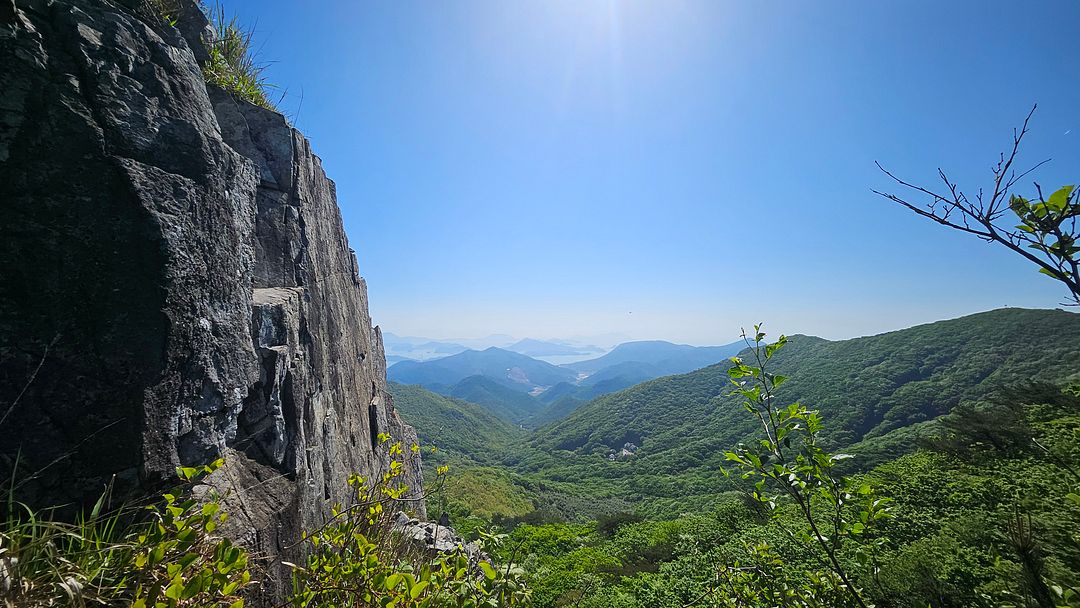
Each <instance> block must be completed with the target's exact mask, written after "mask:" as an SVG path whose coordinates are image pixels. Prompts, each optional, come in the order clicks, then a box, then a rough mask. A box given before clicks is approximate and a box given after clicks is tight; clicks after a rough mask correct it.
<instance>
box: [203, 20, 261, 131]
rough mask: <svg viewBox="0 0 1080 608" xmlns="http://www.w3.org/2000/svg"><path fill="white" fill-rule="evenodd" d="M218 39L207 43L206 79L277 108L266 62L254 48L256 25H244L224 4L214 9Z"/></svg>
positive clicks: (259, 102) (213, 22) (251, 100)
mask: <svg viewBox="0 0 1080 608" xmlns="http://www.w3.org/2000/svg"><path fill="white" fill-rule="evenodd" d="M210 22H211V23H212V24H213V27H214V40H213V41H211V42H210V43H209V44H208V45H207V49H206V50H207V51H208V52H209V53H210V61H208V62H207V63H206V65H204V66H203V75H204V76H205V77H206V82H208V83H210V84H213V85H217V86H219V87H221V88H222V89H225V90H226V91H228V92H230V93H232V94H233V95H236V96H237V97H239V98H240V99H243V100H245V101H248V102H250V103H253V104H255V105H257V106H261V107H263V108H267V109H270V110H276V109H277V108H276V107H275V106H274V103H273V102H271V101H270V97H269V95H268V94H267V91H268V90H269V89H271V88H273V85H271V84H269V83H268V82H267V80H266V76H265V75H264V71H265V70H266V65H265V64H263V63H260V62H258V61H257V60H256V57H255V50H254V49H253V48H252V45H251V43H252V37H253V35H254V29H253V28H246V27H244V26H243V25H242V24H241V23H240V21H239V19H238V18H237V16H236V15H233V16H232V17H226V16H225V8H224V7H223V6H221V5H220V4H218V5H216V6H215V7H214V8H213V9H212V10H211V11H210Z"/></svg>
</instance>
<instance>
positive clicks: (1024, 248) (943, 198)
mask: <svg viewBox="0 0 1080 608" xmlns="http://www.w3.org/2000/svg"><path fill="white" fill-rule="evenodd" d="M1036 107H1037V106H1035V107H1032V108H1031V112H1029V113H1028V115H1027V117H1026V118H1025V119H1024V124H1023V126H1022V127H1021V128H1020V130H1019V131H1017V130H1015V129H1014V130H1013V138H1012V140H1013V141H1012V148H1011V149H1010V150H1009V152H1008V153H1007V154H1006V153H1002V154H1000V155H999V157H998V161H997V163H995V164H994V166H993V167H992V168H991V170H992V172H993V176H994V179H993V184H992V186H991V187H990V189H989V190H988V191H984V190H983V189H982V188H980V189H979V190H978V191H977V192H976V194H975V196H974V198H972V197H969V196H968V195H967V194H966V193H965V192H964V190H963V189H961V188H960V187H959V186H958V185H957V184H956V182H954V181H952V180H951V179H950V178H949V177H948V175H946V174H945V172H944V171H943V170H942V169H938V177H939V178H940V179H941V181H942V183H943V185H944V188H945V189H944V190H935V189H931V188H928V187H924V186H919V185H916V184H914V183H911V182H908V181H906V180H904V179H901V178H900V177H897V176H896V175H895V174H893V173H892V172H890V171H889V170H888V169H886V168H885V167H883V166H882V165H881V163H875V164H877V167H878V168H879V169H881V171H882V172H883V173H885V175H887V176H889V178H890V179H892V180H893V181H894V182H896V183H897V184H899V185H900V186H903V187H904V188H906V189H907V190H909V191H911V192H912V193H914V194H915V195H917V196H922V197H929V199H930V200H929V202H922V203H920V202H913V201H912V200H910V199H908V198H904V197H902V196H899V195H896V194H892V193H887V192H882V191H879V190H873V192H874V193H875V194H878V195H880V196H883V197H885V198H887V199H889V200H891V201H893V202H894V203H897V204H900V205H902V206H904V207H906V208H907V209H910V210H911V211H913V212H915V213H916V214H918V215H920V216H922V217H925V218H927V219H930V220H932V221H934V222H937V223H938V224H941V225H943V226H948V227H949V228H953V229H955V230H959V231H961V232H966V233H968V234H973V235H975V236H977V237H979V238H981V239H983V240H985V241H987V242H996V243H1000V244H1001V245H1004V246H1005V247H1007V248H1009V249H1010V250H1012V251H1013V252H1015V253H1017V254H1019V255H1020V256H1021V257H1023V258H1024V259H1026V260H1028V261H1029V262H1031V263H1033V264H1035V265H1036V266H1038V268H1039V272H1041V273H1043V274H1045V275H1047V276H1049V277H1051V278H1054V279H1056V280H1058V281H1060V282H1061V283H1063V284H1064V285H1065V286H1066V287H1067V288H1068V290H1069V293H1070V296H1069V297H1070V298H1071V299H1072V305H1078V306H1080V247H1078V246H1077V239H1078V238H1080V232H1078V229H1077V218H1080V197H1078V191H1077V190H1076V188H1075V186H1071V185H1068V186H1063V187H1061V188H1059V189H1057V190H1055V191H1054V192H1053V193H1051V194H1050V195H1049V196H1044V194H1043V190H1042V187H1041V186H1039V184H1037V183H1036V184H1035V191H1036V198H1035V199H1029V198H1026V197H1024V196H1020V195H1018V194H1015V193H1014V192H1013V191H1014V189H1015V187H1016V185H1017V183H1019V182H1020V180H1022V179H1023V178H1025V177H1027V176H1028V175H1030V174H1031V173H1032V172H1033V171H1035V170H1036V169H1038V168H1039V167H1041V166H1042V165H1044V164H1046V163H1047V162H1049V160H1043V161H1041V162H1038V163H1036V164H1035V165H1033V166H1032V167H1030V168H1028V169H1024V170H1017V168H1016V162H1017V156H1018V154H1019V151H1020V144H1021V142H1022V141H1023V139H1024V136H1025V135H1027V133H1028V123H1029V122H1030V121H1031V117H1032V115H1033V114H1034V113H1035V108H1036ZM1014 222H1019V223H1014Z"/></svg>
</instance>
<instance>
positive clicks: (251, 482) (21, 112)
mask: <svg viewBox="0 0 1080 608" xmlns="http://www.w3.org/2000/svg"><path fill="white" fill-rule="evenodd" d="M193 10H194V9H193V7H192V6H190V5H186V7H185V16H184V19H182V21H181V24H180V25H181V26H182V28H183V29H184V32H181V31H178V30H177V29H174V28H172V27H169V26H167V25H164V24H162V23H160V19H159V18H158V17H157V16H156V14H155V13H154V12H153V11H151V10H150V9H149V8H148V7H147V6H143V4H142V3H140V2H136V1H135V0H128V1H126V2H116V1H112V2H110V1H108V0H18V1H17V2H14V3H12V0H0V218H2V220H0V222H2V223H0V226H2V227H0V232H2V236H3V238H0V477H9V476H10V477H11V478H13V479H14V480H15V485H16V486H17V488H18V494H19V496H20V497H21V498H23V499H25V500H27V501H28V502H30V503H32V504H37V505H45V504H61V503H75V504H78V503H80V502H84V501H86V500H88V499H93V498H94V497H95V496H96V495H98V494H100V492H101V491H102V489H103V488H104V484H105V483H107V482H108V481H109V480H110V479H114V480H115V483H116V485H117V486H118V487H119V488H120V489H122V490H133V489H136V488H143V489H146V488H148V487H150V486H152V484H154V483H155V482H158V481H160V480H162V479H166V478H168V477H170V475H171V473H172V471H173V470H174V468H175V467H176V466H179V465H185V464H194V463H205V462H208V461H210V460H213V459H215V458H217V457H220V456H224V457H225V458H226V463H227V464H226V467H225V468H224V469H223V470H221V471H219V472H218V473H216V474H215V476H214V477H213V478H212V479H211V480H210V483H211V484H212V485H215V486H217V487H219V488H223V489H228V490H229V497H228V499H227V500H228V503H229V504H228V505H227V506H228V507H230V508H231V511H232V516H233V518H232V520H231V521H232V522H233V532H234V533H235V534H236V535H237V536H238V537H240V540H242V541H244V542H245V543H246V544H248V545H249V546H250V547H252V548H254V549H255V550H257V551H261V552H263V553H265V554H267V555H270V556H275V555H282V554H287V553H288V551H289V549H288V547H289V546H291V545H293V544H294V543H295V541H296V540H297V538H298V534H299V530H300V529H301V528H302V527H310V526H313V525H317V524H318V523H319V522H321V521H322V518H323V517H324V514H325V511H326V509H327V506H328V504H329V503H331V502H335V501H345V500H346V498H347V492H346V490H347V487H346V485H345V483H344V482H345V479H346V477H347V476H348V475H349V474H350V473H352V472H360V473H362V474H369V475H370V474H373V473H375V472H377V471H378V470H380V468H381V467H384V466H386V463H387V456H386V455H385V450H384V449H383V450H380V449H379V446H378V445H377V442H376V440H375V438H376V437H377V435H378V434H379V433H388V434H390V435H392V436H394V437H395V438H396V439H399V440H403V441H405V442H412V441H415V433H414V432H413V431H412V429H411V428H410V427H408V426H406V425H405V424H403V423H402V421H401V420H400V419H399V418H398V416H397V414H396V413H395V412H394V409H393V404H392V402H391V399H390V396H389V393H388V392H387V390H386V380H385V359H384V355H383V349H382V340H381V335H380V334H379V331H378V329H377V328H374V329H373V328H372V326H371V319H370V317H369V315H368V307H367V293H366V286H365V284H364V281H363V279H362V278H361V277H360V275H359V273H358V268H357V263H356V258H355V256H354V254H353V252H352V250H351V249H350V248H349V245H348V242H347V240H346V237H345V233H344V230H343V229H342V223H341V216H340V213H339V211H338V208H337V203H336V199H335V192H334V184H333V182H332V181H330V180H329V179H327V177H326V176H325V174H324V173H323V170H322V167H321V165H320V161H319V159H318V157H316V156H315V155H314V154H313V153H312V151H311V147H310V144H309V143H308V141H307V140H306V139H305V138H304V137H303V136H302V135H301V134H300V133H299V132H297V131H296V130H294V129H292V128H291V127H290V126H289V125H288V124H287V123H286V121H285V120H284V118H282V117H281V116H280V115H279V114H276V113H274V112H271V111H268V110H265V109H262V108H257V107H254V106H251V105H249V104H246V103H244V102H239V101H237V100H235V99H233V98H231V97H230V96H228V95H227V94H225V93H223V92H221V91H216V90H210V91H208V90H207V87H206V86H205V85H204V83H203V79H202V75H201V72H200V68H199V63H198V59H197V56H198V55H199V54H200V53H202V52H204V51H203V50H202V49H201V48H199V47H198V45H197V44H194V43H195V42H197V39H198V36H199V34H200V30H201V28H202V27H203V26H205V21H204V20H200V19H199V18H198V15H196V14H195V13H194V12H192V11H193ZM384 448H385V446H384ZM5 483H7V482H5ZM406 483H407V484H408V485H409V486H410V487H411V488H413V489H414V495H413V496H416V495H418V494H417V493H418V492H419V488H420V472H419V462H418V460H417V461H415V462H412V463H410V465H409V471H408V473H407V475H406ZM413 508H414V509H416V510H422V503H415V504H414V505H413ZM278 582H281V581H280V580H279V581H278ZM269 587H273V585H272V584H271V585H270V586H269ZM268 590H272V589H268Z"/></svg>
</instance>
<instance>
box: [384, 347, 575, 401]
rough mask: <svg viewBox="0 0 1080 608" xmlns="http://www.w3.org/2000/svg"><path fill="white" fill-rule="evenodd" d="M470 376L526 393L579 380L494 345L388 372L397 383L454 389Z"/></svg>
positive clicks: (397, 366) (408, 363)
mask: <svg viewBox="0 0 1080 608" xmlns="http://www.w3.org/2000/svg"><path fill="white" fill-rule="evenodd" d="M469 376H484V377H486V378H488V379H490V380H492V381H494V382H496V383H498V384H501V385H503V386H506V387H509V388H511V389H514V390H517V391H520V392H523V393H530V392H538V390H541V389H544V388H547V387H549V386H552V385H554V384H558V383H559V382H564V381H569V380H574V379H576V378H577V374H576V373H575V372H574V371H573V370H569V369H566V368H564V367H558V366H555V365H552V364H550V363H545V362H543V361H539V360H537V359H533V358H532V357H529V356H526V355H522V354H520V353H515V352H511V351H509V350H505V349H502V348H495V347H494V346H492V347H491V348H485V349H484V350H467V351H464V352H461V353H458V354H456V355H451V356H449V357H443V358H441V359H435V360H433V361H424V362H417V361H402V362H400V363H395V364H394V365H392V366H390V369H389V372H388V377H389V378H390V380H392V381H394V382H400V383H402V384H419V385H422V386H425V387H428V388H436V389H437V388H445V387H449V386H453V385H454V384H457V383H458V382H460V381H462V380H464V379H465V378H468V377H469Z"/></svg>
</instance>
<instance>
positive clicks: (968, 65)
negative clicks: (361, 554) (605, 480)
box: [225, 0, 1080, 344]
mask: <svg viewBox="0 0 1080 608" xmlns="http://www.w3.org/2000/svg"><path fill="white" fill-rule="evenodd" d="M225 6H226V10H227V11H231V12H235V13H237V14H239V15H240V16H241V18H242V20H244V21H246V22H248V23H253V24H255V26H256V38H257V45H258V47H259V52H260V58H261V59H262V60H264V61H266V62H269V63H270V65H269V68H268V76H269V78H270V79H271V80H272V81H273V82H274V83H276V84H277V85H279V86H281V87H283V88H285V89H287V92H286V97H285V98H284V100H283V101H282V103H281V106H282V109H283V110H284V111H285V112H286V113H289V114H291V115H292V116H293V119H294V121H295V122H296V124H297V125H298V126H299V127H300V128H301V129H302V130H303V131H304V132H305V133H306V135H307V136H308V137H309V138H310V139H311V141H312V144H313V146H314V148H315V150H316V152H317V153H318V154H319V155H320V156H321V157H322V159H323V163H324V166H325V168H326V170H327V172H328V174H329V175H330V177H332V178H333V179H334V180H335V181H336V183H337V187H338V196H339V204H340V206H341V209H342V214H343V216H344V220H345V225H346V230H347V232H348V235H349V239H350V242H351V244H352V246H353V248H354V249H356V251H357V254H358V257H359V262H360V268H361V271H362V273H363V274H364V276H365V277H366V278H367V281H368V286H369V291H370V296H371V310H372V315H373V317H374V319H375V321H376V322H377V323H379V324H381V325H382V326H383V327H384V329H387V330H389V331H392V332H394V333H397V334H402V335H424V336H429V337H435V338H444V337H456V336H482V335H486V334H489V333H507V334H512V335H515V336H518V337H523V336H532V337H537V338H550V337H563V338H565V337H571V336H590V335H596V334H605V333H610V332H618V333H621V334H624V335H626V336H627V337H631V338H662V339H669V340H675V341H682V342H689V343H699V344H704V343H716V342H721V341H723V342H727V341H730V340H731V339H732V338H733V337H734V336H735V335H736V334H737V332H738V328H739V327H740V326H745V325H748V324H752V323H754V322H756V321H761V320H764V321H765V322H766V324H767V326H768V327H770V328H772V329H773V330H774V331H775V332H786V333H811V334H817V335H821V336H824V337H829V338H844V337H850V336H855V335H864V334H868V333H877V332H881V331H887V330H891V329H898V328H901V327H906V326H910V325H913V324H917V323H921V322H926V321H932V320H937V319H943V318H950V317H955V316H960V315H963V314H968V313H972V312H976V311H980V310H987V309H991V308H997V307H1000V306H1005V305H1009V306H1026V307H1042V308H1051V307H1055V306H1057V305H1058V303H1059V302H1062V301H1064V299H1065V291H1064V288H1059V287H1058V285H1057V284H1056V283H1055V282H1054V281H1052V280H1051V279H1049V278H1047V277H1044V276H1042V275H1039V274H1037V273H1036V272H1035V270H1034V269H1033V268H1032V267H1029V266H1028V265H1027V264H1026V263H1025V262H1023V261H1022V260H1020V259H1019V258H1018V257H1017V256H1015V254H1012V253H1009V252H1007V251H1005V250H1003V249H1002V248H1000V247H998V246H995V245H989V244H986V243H983V242H981V241H978V240H976V239H974V238H970V237H968V236H967V235H961V234H958V233H953V232H951V231H949V230H946V229H945V228H942V227H939V226H936V225H933V224H931V223H928V222H926V221H925V220H922V219H920V218H917V217H915V216H913V215H912V214H911V213H910V212H907V211H906V210H903V209H902V208H900V207H898V206H896V205H894V204H891V203H888V202H887V201H884V200H883V199H879V198H878V197H876V196H875V195H873V194H872V193H871V192H870V188H872V187H877V188H886V187H889V186H890V184H889V182H888V181H887V179H886V178H884V177H883V176H882V175H881V174H880V173H878V171H877V169H876V168H875V167H874V161H875V160H880V161H882V162H883V163H884V164H885V165H886V166H888V167H889V168H890V169H892V170H894V171H895V172H897V173H899V174H901V175H903V176H906V177H910V178H911V179H912V180H915V181H919V182H926V183H931V182H932V181H933V179H934V178H935V175H936V169H937V167H939V166H940V167H943V168H945V169H946V170H947V171H948V172H949V173H950V175H951V176H952V177H954V178H955V179H956V180H957V181H959V182H960V183H961V184H963V185H968V186H970V187H971V188H972V189H973V190H974V189H975V188H977V187H978V186H980V185H984V184H987V183H988V182H989V178H990V172H989V167H990V165H991V163H992V162H993V161H994V160H995V158H996V155H997V154H998V152H1000V151H1002V150H1003V149H1004V148H1005V147H1006V146H1007V145H1008V144H1009V143H1010V137H1011V130H1012V128H1013V127H1014V126H1018V125H1019V124H1020V122H1021V121H1022V119H1023V117H1024V116H1025V115H1026V113H1027V111H1028V110H1029V109H1030V107H1031V105H1032V104H1033V103H1036V102H1037V103H1038V104H1039V109H1038V111H1037V113H1036V115H1035V117H1034V119H1033V123H1032V132H1031V134H1030V135H1029V137H1028V139H1027V140H1026V146H1025V147H1024V150H1023V156H1022V160H1023V161H1027V162H1029V163H1034V162H1037V161H1039V160H1042V159H1044V158H1053V162H1052V163H1050V164H1049V165H1048V166H1047V167H1045V168H1044V169H1042V170H1040V171H1039V172H1038V173H1037V174H1036V175H1035V176H1034V177H1035V179H1037V180H1038V181H1039V182H1040V183H1042V184H1044V185H1045V186H1046V187H1057V186H1059V185H1061V184H1064V183H1075V182H1076V181H1078V171H1077V170H1078V168H1080V166H1078V165H1080V82H1078V72H1077V67H1078V66H1080V50H1078V49H1077V48H1076V45H1075V40H1074V38H1075V36H1073V35H1072V29H1071V28H1072V26H1073V25H1075V24H1076V23H1080V3H1077V2H1070V1H1061V2H1040V3H1015V2H1003V1H995V2H987V1H982V0H980V1H977V2H975V1H973V2H947V3H944V2H939V1H918V2H916V1H911V2H900V1H895V2H856V1H854V0H852V1H846V2H786V1H784V2H781V1H772V2H770V1H762V2H741V3H735V2H719V1H707V2H705V1H703V2H678V1H671V2H659V1H657V2H611V1H596V2H588V1H580V0H553V1H545V2H526V1H515V2H496V1H494V0H492V1H485V2H479V1H462V2H366V1H364V2H358V1H355V0H348V1H346V0H341V1H336V2H326V3H322V2H320V3H308V2H295V1H285V0H258V1H255V0H229V1H228V2H226V3H225ZM316 6H317V8H315V7H316Z"/></svg>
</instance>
